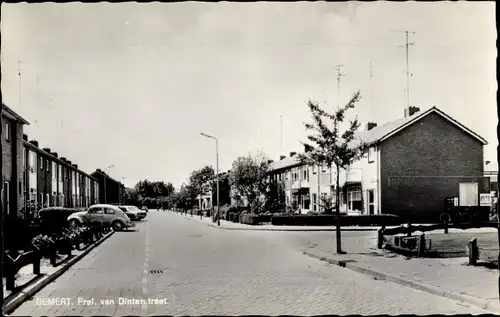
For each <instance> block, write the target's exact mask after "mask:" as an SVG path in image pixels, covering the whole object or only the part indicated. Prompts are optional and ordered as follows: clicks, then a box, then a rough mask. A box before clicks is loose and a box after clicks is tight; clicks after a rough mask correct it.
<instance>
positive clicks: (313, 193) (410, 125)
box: [270, 107, 490, 221]
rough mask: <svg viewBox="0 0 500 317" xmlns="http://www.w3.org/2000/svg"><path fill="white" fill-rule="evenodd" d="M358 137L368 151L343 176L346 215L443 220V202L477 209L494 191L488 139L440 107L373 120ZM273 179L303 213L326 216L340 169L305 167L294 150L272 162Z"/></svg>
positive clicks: (343, 197)
mask: <svg viewBox="0 0 500 317" xmlns="http://www.w3.org/2000/svg"><path fill="white" fill-rule="evenodd" d="M356 136H357V139H359V140H363V141H364V142H365V143H367V144H368V145H369V150H367V152H366V153H365V154H364V156H363V158H362V159H361V160H360V161H358V162H356V163H354V164H353V165H352V166H350V167H349V168H347V170H342V171H341V172H340V174H339V179H340V197H339V198H340V203H341V206H340V209H341V211H343V212H346V213H348V214H382V213H383V214H396V215H400V216H402V217H404V218H405V219H412V221H438V220H439V217H440V215H441V213H442V212H443V211H444V208H445V203H444V202H445V199H446V198H449V197H457V198H458V200H459V202H460V205H462V206H478V205H479V196H480V194H481V193H488V192H489V190H490V188H489V186H488V182H487V181H486V180H485V178H484V174H483V146H484V145H485V144H486V141H485V140H484V139H483V138H481V137H480V136H479V135H477V134H475V133H474V132H472V131H471V130H469V129H467V128H466V127H464V126H463V125H462V124H460V123H459V122H457V121H456V120H454V119H453V118H451V117H450V116H448V115H447V114H446V113H444V112H443V111H441V110H439V109H438V108H436V107H433V108H431V109H429V110H427V111H424V112H420V111H419V109H418V108H414V107H412V108H411V110H410V111H405V117H404V118H402V119H399V120H396V121H393V122H390V123H387V124H384V125H382V126H377V125H376V124H374V123H369V124H367V125H366V128H365V129H364V130H363V131H359V132H358V133H357V135H356ZM270 177H271V179H272V180H274V181H276V182H279V183H281V184H282V186H283V188H284V189H285V193H286V200H287V204H288V205H292V204H296V205H297V206H298V207H299V210H300V212H301V213H307V212H309V211H321V206H320V204H319V202H320V197H321V196H325V195H331V196H332V197H333V198H335V192H336V191H335V184H336V171H335V170H334V169H332V167H330V166H304V165H302V164H300V163H299V162H298V160H297V159H296V153H294V152H292V153H290V156H289V157H284V156H282V157H281V158H280V160H279V161H276V162H273V163H271V165H270Z"/></svg>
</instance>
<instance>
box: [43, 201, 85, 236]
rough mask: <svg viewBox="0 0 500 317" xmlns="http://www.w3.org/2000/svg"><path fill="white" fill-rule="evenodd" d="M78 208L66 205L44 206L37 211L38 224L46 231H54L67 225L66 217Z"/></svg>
mask: <svg viewBox="0 0 500 317" xmlns="http://www.w3.org/2000/svg"><path fill="white" fill-rule="evenodd" d="M77 211H78V209H75V208H66V207H46V208H43V209H41V210H40V211H39V212H38V216H39V220H40V226H41V227H42V228H43V229H44V230H47V231H51V232H55V231H59V230H62V228H66V227H68V226H69V223H68V217H69V216H70V215H71V214H73V213H75V212H77Z"/></svg>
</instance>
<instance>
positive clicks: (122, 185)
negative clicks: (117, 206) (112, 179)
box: [120, 177, 127, 205]
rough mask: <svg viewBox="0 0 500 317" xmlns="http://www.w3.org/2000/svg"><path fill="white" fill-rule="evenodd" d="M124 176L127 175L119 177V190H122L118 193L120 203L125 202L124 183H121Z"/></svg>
mask: <svg viewBox="0 0 500 317" xmlns="http://www.w3.org/2000/svg"><path fill="white" fill-rule="evenodd" d="M125 178H127V177H122V178H120V189H121V192H122V194H121V195H120V196H121V197H120V199H121V204H122V205H123V204H125V199H124V197H125V191H124V189H125V185H124V184H122V183H121V181H122V180H124V179H125Z"/></svg>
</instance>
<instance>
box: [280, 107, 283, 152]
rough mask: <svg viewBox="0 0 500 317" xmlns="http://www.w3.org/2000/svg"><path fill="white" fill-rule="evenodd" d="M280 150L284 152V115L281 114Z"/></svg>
mask: <svg viewBox="0 0 500 317" xmlns="http://www.w3.org/2000/svg"><path fill="white" fill-rule="evenodd" d="M280 151H281V152H283V115H280Z"/></svg>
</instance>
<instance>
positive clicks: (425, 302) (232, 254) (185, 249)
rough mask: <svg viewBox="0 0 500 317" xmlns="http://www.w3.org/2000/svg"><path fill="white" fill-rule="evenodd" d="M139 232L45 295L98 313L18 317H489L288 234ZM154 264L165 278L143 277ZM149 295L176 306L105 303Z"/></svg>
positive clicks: (120, 238) (29, 309)
mask: <svg viewBox="0 0 500 317" xmlns="http://www.w3.org/2000/svg"><path fill="white" fill-rule="evenodd" d="M137 229H138V232H123V233H116V234H115V235H114V236H113V237H111V238H110V239H109V240H107V241H106V242H104V243H103V244H102V245H101V246H99V247H98V248H96V249H95V250H93V251H92V252H91V253H89V255H88V256H87V257H85V258H83V259H82V260H81V261H80V262H79V263H77V264H75V265H74V267H73V268H72V269H70V270H69V271H68V272H66V273H65V274H63V275H62V276H61V277H60V278H59V279H57V280H56V281H55V282H54V283H52V284H51V285H49V286H47V287H46V288H44V289H43V290H41V291H40V292H39V293H38V294H37V295H36V297H38V298H49V297H51V298H55V297H71V298H72V300H73V301H75V300H76V299H77V297H82V298H86V299H91V298H95V300H96V302H97V303H96V305H94V306H73V307H68V306H63V305H59V306H56V305H52V306H41V305H37V303H36V301H34V300H32V301H29V302H26V303H24V304H23V305H21V306H20V307H19V308H18V309H17V310H16V311H15V312H14V315H32V316H40V315H49V316H50V315H54V314H57V315H84V316H89V315H113V316H121V315H145V314H146V313H147V314H148V315H158V314H162V315H204V314H213V315H215V314H219V315H240V314H264V315H276V314H294V315H315V314H340V315H346V314H405V313H412V314H430V313H443V314H453V313H486V312H487V311H483V310H480V309H477V308H474V307H465V306H463V305H460V304H457V303H456V302H455V301H452V300H449V299H445V298H442V297H438V296H434V295H430V294H427V293H424V292H420V291H416V290H413V289H410V288H407V287H404V286H401V285H397V284H394V283H389V282H385V281H376V280H373V279H372V278H370V277H368V276H366V275H363V274H359V273H356V272H352V271H350V270H346V269H342V268H339V267H335V266H331V265H329V264H327V263H324V262H321V261H318V260H315V259H312V258H310V257H307V256H304V255H302V254H300V253H299V252H297V250H296V248H295V247H294V245H293V243H290V242H289V239H287V237H286V235H285V234H288V233H286V232H285V233H284V232H262V231H260V232H259V231H229V230H217V229H215V228H211V227H208V226H200V225H199V224H196V223H195V222H192V221H188V220H186V219H184V218H183V217H178V216H176V215H173V214H171V213H160V212H154V211H153V212H150V214H149V215H148V221H147V222H142V223H140V224H138V226H137ZM148 235H149V238H147V236H148ZM146 254H147V256H146ZM145 263H147V267H148V270H161V271H162V273H159V274H146V276H144V274H143V268H144V267H145ZM145 290H146V293H147V294H148V295H147V296H148V297H149V298H157V299H161V298H167V300H168V303H167V304H166V305H163V304H150V305H146V306H145V310H142V309H143V308H144V306H142V305H102V304H101V303H100V299H105V298H108V299H117V298H118V297H119V296H124V297H129V298H131V297H134V298H140V297H141V295H142V294H143V292H144V291H145Z"/></svg>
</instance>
